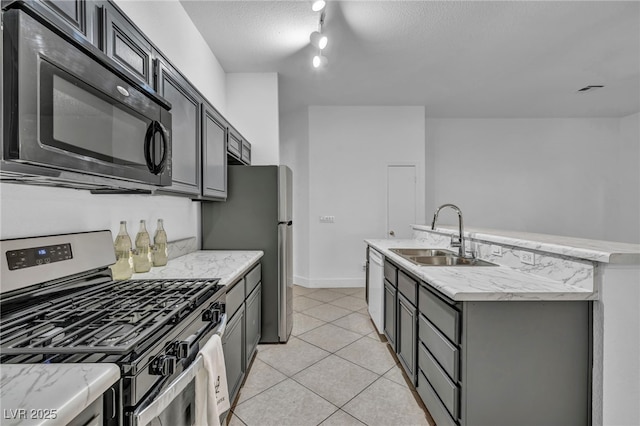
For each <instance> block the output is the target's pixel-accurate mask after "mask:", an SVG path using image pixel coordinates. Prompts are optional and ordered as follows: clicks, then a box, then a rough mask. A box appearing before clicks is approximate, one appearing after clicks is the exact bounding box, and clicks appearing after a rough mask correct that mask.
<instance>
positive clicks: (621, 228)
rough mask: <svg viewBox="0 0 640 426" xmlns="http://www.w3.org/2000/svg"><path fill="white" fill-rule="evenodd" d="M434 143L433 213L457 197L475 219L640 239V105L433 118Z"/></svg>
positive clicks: (430, 135) (430, 148) (430, 164)
mask: <svg viewBox="0 0 640 426" xmlns="http://www.w3.org/2000/svg"><path fill="white" fill-rule="evenodd" d="M621 135H622V136H621ZM426 143H427V153H428V155H427V168H428V169H429V172H428V173H427V183H426V191H427V192H426V193H427V214H428V216H429V217H428V218H427V219H428V220H430V219H431V215H432V214H433V213H432V212H433V210H434V209H435V207H437V206H438V205H440V204H443V203H447V202H451V203H454V204H457V205H458V206H459V207H460V208H461V209H462V211H463V213H464V218H465V224H466V225H468V226H478V227H488V228H496V229H507V230H520V231H529V232H539V233H547V234H556V235H568V236H575V237H583V238H591V239H601V240H615V241H623V242H635V243H638V242H640V230H639V224H638V217H640V210H639V208H638V202H639V201H638V198H639V197H640V195H639V194H640V171H639V167H638V160H639V158H640V157H639V154H638V152H639V151H638V149H639V148H638V146H639V144H640V142H639V138H638V114H635V115H634V116H630V117H628V118H625V119H623V120H620V119H618V118H549V119H436V118H433V119H428V120H427V138H426ZM449 219H453V216H449ZM450 223H453V221H451V222H450Z"/></svg>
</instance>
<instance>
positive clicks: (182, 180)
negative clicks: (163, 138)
mask: <svg viewBox="0 0 640 426" xmlns="http://www.w3.org/2000/svg"><path fill="white" fill-rule="evenodd" d="M155 68H156V79H157V81H156V91H157V92H158V93H159V94H160V96H162V97H164V98H165V99H166V100H168V101H169V102H170V103H171V106H172V107H171V121H172V125H171V127H172V131H171V143H172V167H173V170H172V176H173V184H172V185H171V186H170V187H167V188H163V189H162V190H163V191H172V192H179V193H183V194H189V195H196V196H199V195H200V103H201V98H200V96H199V95H198V93H197V92H196V91H195V89H193V87H192V86H191V84H189V82H188V81H187V80H186V79H185V78H184V77H183V76H182V75H181V74H180V73H179V72H178V71H176V70H175V69H174V68H173V67H172V66H171V65H169V64H168V63H165V62H164V61H162V60H160V59H156V61H155Z"/></svg>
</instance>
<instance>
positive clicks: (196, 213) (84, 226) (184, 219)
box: [0, 183, 200, 241]
mask: <svg viewBox="0 0 640 426" xmlns="http://www.w3.org/2000/svg"><path fill="white" fill-rule="evenodd" d="M0 197H1V198H2V207H1V211H2V215H1V220H2V226H1V227H0V236H1V237H2V238H3V239H4V238H18V237H31V236H39V235H53V234H62V233H68V232H83V231H97V230H102V229H110V230H111V232H112V234H113V237H114V238H115V236H116V234H117V233H118V228H119V223H120V221H121V220H126V221H127V230H128V231H129V236H130V237H131V238H132V240H133V238H134V237H135V234H136V233H137V232H138V228H139V223H140V220H141V219H144V220H146V221H147V231H149V233H150V234H151V235H153V232H155V229H156V222H157V220H158V219H164V227H165V230H166V231H167V236H168V237H169V240H170V241H173V240H178V239H180V238H188V237H198V238H200V233H199V232H198V230H199V229H200V228H199V226H200V223H199V222H200V205H199V203H194V202H192V201H191V200H189V199H188V198H181V197H169V196H157V195H92V194H91V193H89V191H85V190H75V189H67V188H53V187H52V188H46V187H36V186H29V185H17V184H6V183H3V184H0Z"/></svg>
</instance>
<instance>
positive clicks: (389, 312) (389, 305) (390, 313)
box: [384, 280, 397, 351]
mask: <svg viewBox="0 0 640 426" xmlns="http://www.w3.org/2000/svg"><path fill="white" fill-rule="evenodd" d="M396 293H397V290H396V288H395V287H394V286H392V285H391V284H389V282H388V281H386V280H385V283H384V335H385V336H387V340H388V341H389V344H390V345H391V348H392V349H393V350H394V351H395V350H396V305H397V302H396V298H397V296H396Z"/></svg>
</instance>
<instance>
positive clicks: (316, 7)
mask: <svg viewBox="0 0 640 426" xmlns="http://www.w3.org/2000/svg"><path fill="white" fill-rule="evenodd" d="M326 5H327V2H326V1H325V0H314V1H313V3H311V10H313V11H314V12H320V11H321V10H322V9H324V7H325V6H326Z"/></svg>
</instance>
